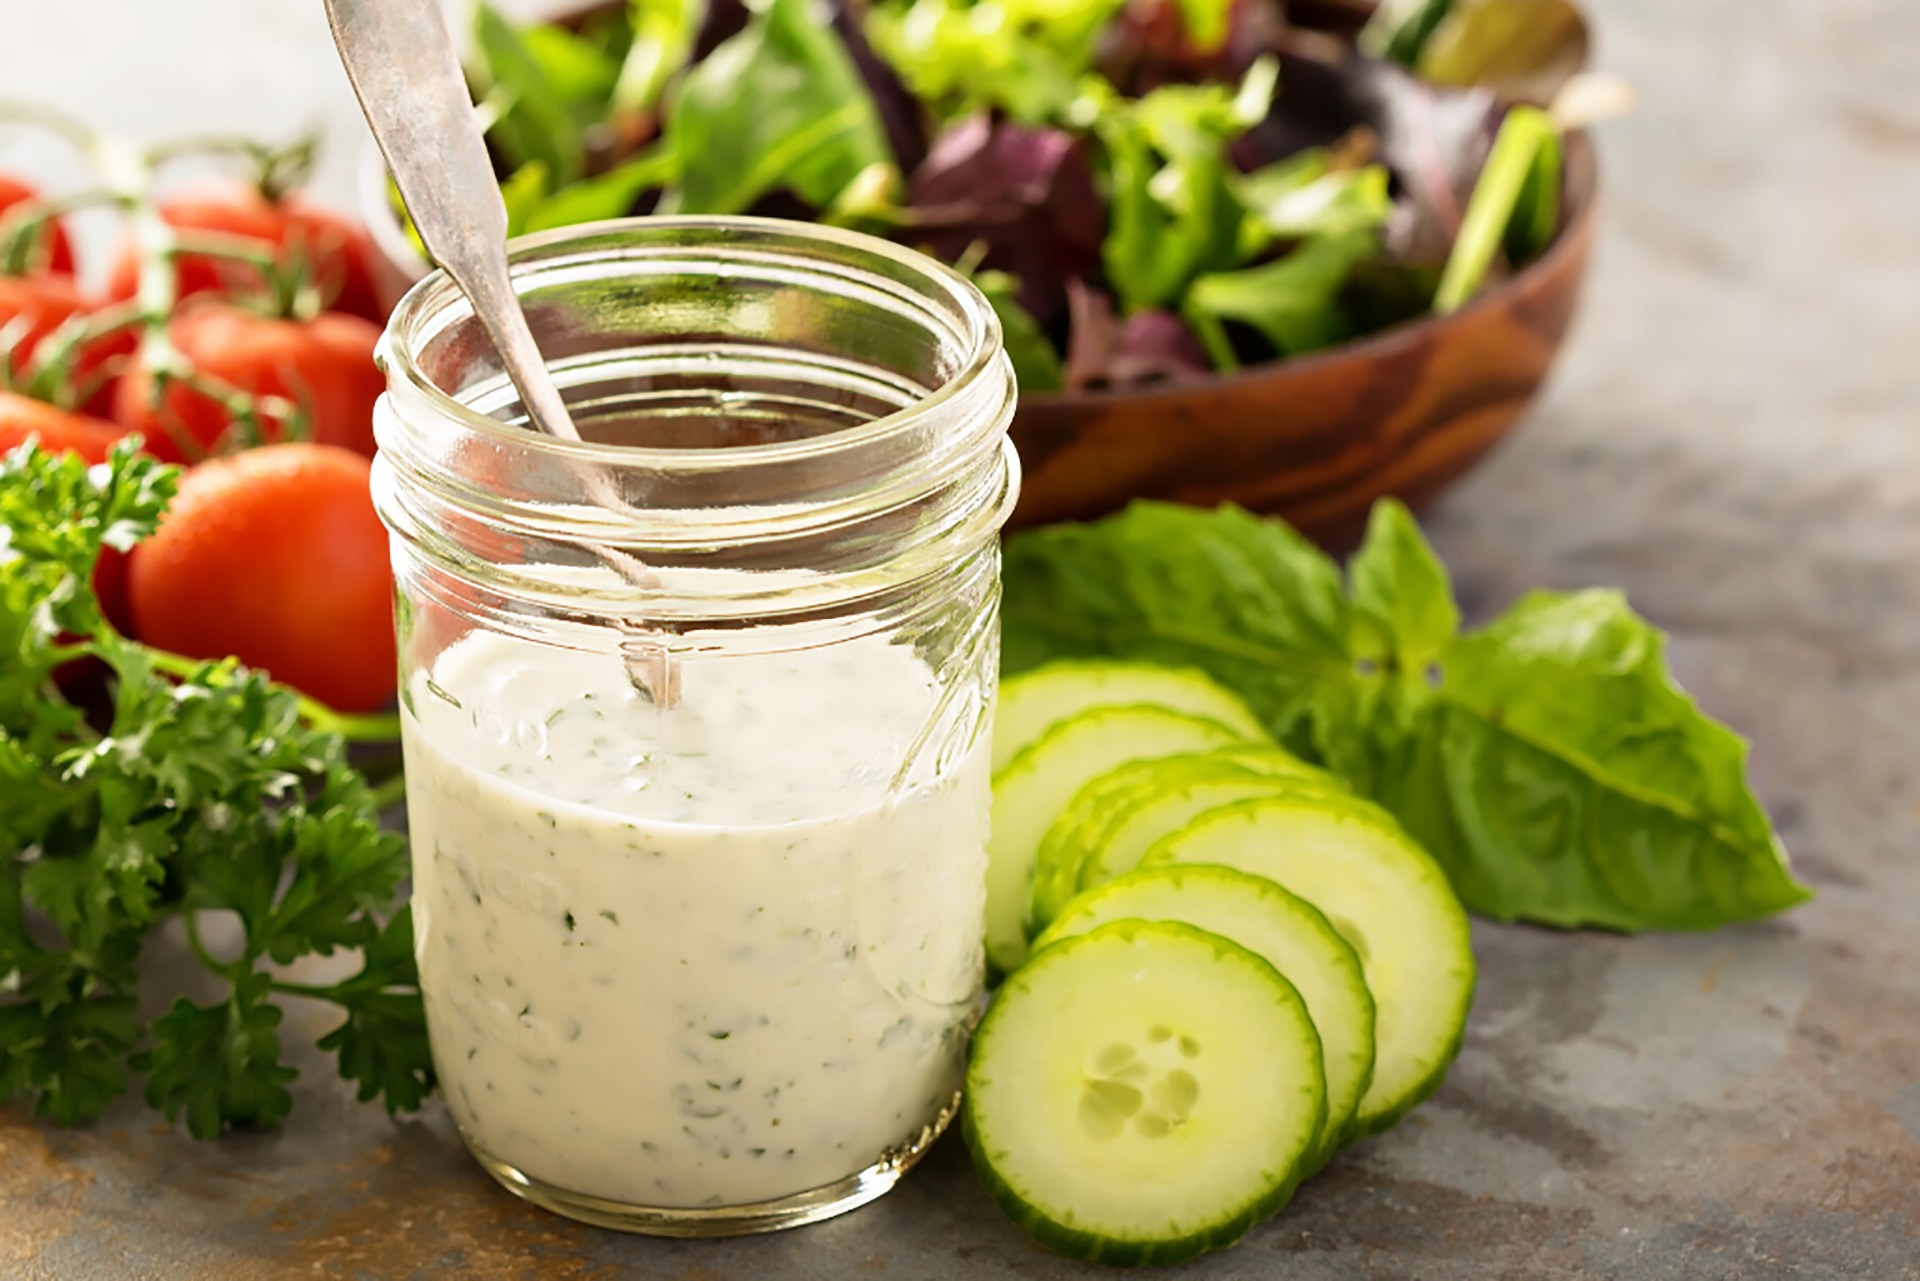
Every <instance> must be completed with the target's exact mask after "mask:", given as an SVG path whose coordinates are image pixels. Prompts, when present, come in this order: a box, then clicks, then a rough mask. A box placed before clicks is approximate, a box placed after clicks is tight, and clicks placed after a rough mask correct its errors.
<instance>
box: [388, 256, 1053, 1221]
mask: <svg viewBox="0 0 1920 1281" xmlns="http://www.w3.org/2000/svg"><path fill="white" fill-rule="evenodd" d="M514 274H515V282H516V287H517V288H518V290H519V291H520V294H521V297H522V300H523V303H524V305H525V306H526V308H527V311H528V314H529V317H530V319H531V320H532V322H533V324H534V327H535V331H536V333H537V335H538V336H539V337H540V339H541V345H542V348H543V350H544V351H545V352H546V353H547V355H548V359H549V361H550V364H551V367H552V369H553V372H554V376H555V378H556V380H557V381H558V383H559V384H560V386H561V388H562V390H563V392H564V394H565V395H566V398H567V400H568V403H569V406H570V408H571V410H572V412H573V414H574V416H575V419H576V421H577V423H578V424H579V426H580V429H581V433H582V436H583V441H582V442H579V443H574V442H566V441H560V440H556V439H553V438H551V437H546V436H542V435H539V434H537V433H535V432H532V431H530V430H528V429H527V428H526V427H525V426H524V425H523V422H522V418H521V411H520V407H519V404H518V401H517V399H516V397H515V396H514V393H513V392H512V390H511V388H510V387H509V385H508V384H507V382H506V380H505V378H504V375H503V374H502V373H501V371H500V369H499V366H498V364H497V362H496V359H495V357H494V355H493V352H492V349H491V348H490V347H489V346H488V344H487V343H486V341H485V339H484V337H482V336H481V334H480V331H479V327H478V325H477V324H476V323H475V321H474V320H473V317H472V314H471V312H470V310H469V309H468V308H467V306H466V304H465V302H464V300H463V299H461V298H460V296H459V295H458V293H457V292H456V291H455V290H454V289H453V288H452V286H451V285H450V284H449V283H448V282H446V281H445V280H444V279H442V278H440V277H433V278H430V279H429V280H428V281H426V282H425V283H423V284H422V285H421V286H420V287H418V288H417V289H416V290H415V291H414V292H413V293H412V294H410V295H409V296H408V298H407V300H406V301H405V302H404V303H403V304H402V305H401V308H400V309H399V311H398V312H397V313H396V314H395V317H394V320H393V324H392V326H391V328H390V329H389V331H388V334H387V337H386V339H385V342H384V345H383V359H384V361H385V363H386V368H387V373H388V380H389V392H388V396H387V399H386V400H385V401H383V402H382V406H381V410H380V413H379V416H378V420H377V428H378V434H379V438H380V444H381V455H380V459H379V461H378V463H377V466H376V477H375V490H376V499H377V502H378V504H379V506H380V509H381V513H382V515H383V517H384V518H385V520H386V521H387V523H388V526H389V528H390V529H391V530H392V533H393V540H394V558H395V570H396V577H397V581H398V583H399V594H400V600H399V611H398V613H399V619H398V626H399V632H400V642H401V664H402V674H401V675H402V703H403V723H404V731H405V732H404V742H405V750H406V765H407V793H408V819H409V825H410V831H411V836H412V841H413V860H414V888H413V903H414V917H415V928H416V932H417V950H418V954H419V959H420V970H421V983H422V988H423V991H424V993H425V996H426V1006H427V1017H428V1025H429V1031H430V1033H431V1035H432V1039H433V1048H434V1060H435V1064H436V1067H437V1068H438V1071H439V1074H440V1079H441V1084H442V1089H443V1092H444V1094H445V1096H446V1099H447V1103H448V1106H449V1107H450V1108H451V1110H452V1112H453V1116H454V1119H455V1121H456V1122H457V1123H458V1125H459V1127H460V1131H461V1134H462V1136H463V1137H464V1138H465V1140H466V1141H467V1143H468V1145H469V1147H470V1148H471V1149H472V1150H473V1152H474V1153H475V1155H476V1156H477V1157H478V1158H479V1160H480V1161H481V1163H482V1164H483V1165H484V1166H485V1167H486V1168H487V1169H488V1170H489V1171H490V1172H491V1173H493V1174H494V1176H495V1177H496V1178H498V1179H500V1180H501V1182H503V1183H504V1184H506V1185H507V1186H508V1187H509V1188H512V1189H513V1190H514V1191H516V1192H517V1193H519V1194H520V1195H522V1196H525V1197H527V1198H528V1199H530V1200H533V1201H536V1202H538V1203H540V1204H543V1205H546V1206H548V1207H550V1208H553V1209H556V1210H559V1211H560V1212H562V1213H566V1214H571V1215H574V1216H575V1217H580V1218H585V1219H589V1220H591V1221H595V1222H600V1223H604V1224H607V1225H609V1226H615V1227H622V1228H628V1229H632V1230H638V1231H649V1232H660V1233H669V1234H683V1235H705V1234H714V1233H725V1232H740V1231H756V1230H762V1229H766V1228H774V1227H783V1226H789V1225H791V1224H794V1223H801V1222H807V1221H810V1220H812V1219H817V1218H821V1217H825V1216H826V1215H829V1214H834V1213H838V1212H840V1211H842V1210H845V1209H849V1208H852V1207H853V1206H855V1205H858V1204H861V1203H862V1202H864V1201H866V1200H868V1199H871V1198H872V1197H873V1196H876V1195H879V1194H880V1193H881V1192H883V1191H884V1190H885V1189H886V1188H887V1187H888V1186H890V1185H891V1184H892V1182H893V1181H894V1180H895V1179H896V1178H898V1177H899V1175H900V1173H902V1172H903V1171H904V1170H905V1168H906V1167H907V1166H908V1165H910V1164H911V1163H912V1161H913V1159H914V1158H915V1157H917V1155H918V1154H919V1152H920V1151H922V1150H923V1149H924V1147H925V1146H926V1145H927V1144H928V1143H930V1142H931V1140H932V1138H933V1137H934V1136H935V1135H937V1134H938V1132H939V1130H940V1129H941V1128H942V1127H943V1126H944V1125H945V1124H946V1121H947V1119H948V1117H949V1115H950V1113H951V1110H952V1106H953V1101H954V1097H955V1092H956V1090H957V1088H958V1085H959V1080H960V1075H961V1070H962V1066H963V1057H964V1049H965V1040H966V1035H967V1033H968V1031H969V1029H970V1028H971V1025H972V1021H973V1018H974V1016H975V1013H976V1011H977V1008H978V1005H979V1000H980V994H981V983H982V977H983V975H982V963H981V948H980V943H981V920H982V905H983V904H982V900H983V896H984V889H983V883H984V881H983V878H984V866H985V854H984V847H985V835H986V821H987V801H988V778H987V756H986V752H987V739H988V731H989V725H988V720H989V716H990V711H991V707H992V699H993V691H994V680H995V669H996V666H997V656H998V655H997V647H998V612H997V611H998V599H999V596H998V593H999V586H998V582H999V579H998V569H999V559H998V557H999V553H998V540H997V536H998V530H999V526H1000V524H1001V522H1002V521H1003V520H1004V519H1005V516H1006V514H1007V512H1008V511H1009V510H1010V509H1011V506H1012V502H1013V499H1014V496H1015V492H1016V489H1017V485H1018V473H1017V465H1016V463H1015V460H1014V457H1013V454H1012V450H1011V448H1010V446H1009V445H1008V444H1007V442H1006V427H1007V423H1008V421H1009V419H1010V417H1011V413H1012V408H1013V382H1012V375H1011V371H1010V368H1009V366H1008V364H1007V362H1006V359H1005V357H1004V355H1003V354H1002V353H1001V351H1000V342H999V330H998V327H997V325H996V324H995V322H994V320H993V316H992V312H991V310H990V308H988V307H987V306H986V304H985V302H984V300H983V299H981V298H980V296H979V295H978V293H977V292H975V291H974V290H973V289H972V287H971V286H970V285H968V284H967V283H966V282H965V281H964V280H962V279H960V278H959V277H957V276H955V275H953V274H952V273H950V272H948V271H947V270H946V269H944V268H942V267H939V266H938V265H936V264H934V263H932V262H930V261H928V260H926V259H923V258H920V257H919V256H917V255H914V254H912V253H909V252H907V251H904V250H902V249H900V248H898V247H897V246H893V245H888V244H886V243H884V242H881V241H877V240H872V239H869V238H866V237H860V236H854V235H850V234H846V233H840V232H835V231H832V230H828V229H823V228H818V227H802V226H797V225H791V226H790V225H786V224H779V223H770V222H761V221H755V220H746V219H735V220H698V219H689V220H666V219H645V220H634V221H631V222H625V223H609V224H600V225H597V226H594V227H590V228H575V229H569V230H567V231H565V232H559V233H552V234H549V235H546V236H542V237H537V238H533V239H529V240H527V241H524V242H522V243H521V245H520V247H519V248H518V249H517V251H516V254H515V272H514Z"/></svg>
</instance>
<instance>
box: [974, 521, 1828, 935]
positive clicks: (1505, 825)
mask: <svg viewBox="0 0 1920 1281" xmlns="http://www.w3.org/2000/svg"><path fill="white" fill-rule="evenodd" d="M1004 618H1005V641H1004V654H1005V662H1006V667H1007V670H1008V671H1017V670H1020V669H1022V668H1025V667H1029V666H1032V665H1034V664H1036V663H1039V662H1041V661H1044V660H1046V659H1049V658H1054V657H1068V656H1074V655H1097V654H1109V655H1116V656H1129V657H1137V658H1148V659H1157V660H1162V661H1167V662H1172V663H1182V664H1188V665H1193V666H1198V667H1201V668H1204V669H1205V670H1207V671H1209V672H1211V673H1212V674H1213V675H1214V676H1215V677H1216V678H1217V679H1219V680H1220V681H1221V682H1223V683H1224V684H1226V685H1228V686H1229V687H1231V688H1232V689H1234V690H1236V691H1237V692H1239V693H1240V694H1241V695H1242V696H1243V697H1244V698H1246V699H1247V701H1248V702H1249V704H1250V705H1252V706H1253V707H1254V708H1255V710H1256V711H1258V712H1260V713H1261V715H1262V717H1263V718H1264V719H1265V720H1266V721H1267V723H1268V725H1269V727H1270V728H1271V729H1272V730H1273V732H1274V734H1275V735H1276V736H1277V737H1278V738H1279V739H1280V740H1281V741H1282V742H1283V743H1285V744H1286V745H1288V746H1289V747H1292V748H1294V749H1295V750H1297V751H1300V752H1302V753H1303V754H1305V755H1307V756H1309V757H1311V758H1313V759H1316V760H1318V761H1320V762H1322V763H1324V764H1326V765H1327V766H1329V767H1330V768H1332V769H1334V770H1336V771H1337V772H1339V773H1340V774H1341V775H1342V776H1343V777H1345V778H1347V779H1348V780H1349V781H1350V782H1352V783H1353V784H1354V786H1355V787H1356V788H1357V789H1358V790H1360V791H1363V792H1365V793H1367V794H1368V795H1371V796H1373V797H1374V798H1375V799H1377V800H1379V801H1380V802H1381V803H1383V804H1384V805H1386V806H1387V807H1388V808H1389V809H1391V810H1392V811H1393V812H1394V813H1395V814H1396V816H1398V817H1399V819H1400V821H1401V822H1402V823H1404V824H1405V825H1406V826H1407V828H1408V830H1409V831H1411V832H1412V833H1413V834H1414V835H1415V836H1416V837H1417V838H1419V839H1420V840H1421V841H1422V842H1423V843H1424V844H1425V845H1426V846H1427V848H1428V849H1429V850H1430V851H1431V852H1432V853H1433V855H1434V857H1435V858H1436V859H1437V860H1439V862H1440V863H1441V864H1442V866H1444V867H1445V868H1446V869H1447V871H1448V873H1449V875H1450V876H1451V877H1452V879H1453V883H1454V885H1455V888H1456V889H1458V890H1459V892H1460V895H1461V897H1462V899H1463V900H1464V901H1465V902H1466V903H1467V904H1468V906H1470V907H1472V908H1474V909H1475V910H1477V911H1479V912H1482V913H1484V914H1486V915H1489V916H1493V917H1497V918H1499V919H1502V920H1515V919H1524V920H1532V921H1538V922H1542V923H1545V924H1550V925H1558V926H1566V927H1573V926H1581V925H1598V926H1604V927H1609V928H1614V929H1622V930H1646V929H1709V928H1713V927H1715V926H1718V925H1723V924H1728V923H1731V922H1736V921H1747V920H1753V919H1757V918H1759V917H1763V916H1767V915H1770V914H1772V913H1774V912H1778V911H1781V910H1784V909H1786V908H1789V907H1792V906H1793V905H1794V904H1796V903H1799V902H1802V901H1804V900H1805V899H1806V898H1807V897H1808V891H1807V890H1806V889H1805V887H1803V886H1801V885H1800V884H1799V883H1798V882H1797V881H1795V880H1794V879H1793V876H1792V873H1791V871H1790V870H1789V867H1788V864H1787V860H1786V856H1785V852H1784V851H1783V850H1782V849H1781V847H1780V843H1779V841H1778V839H1777V838H1776V837H1775V836H1774V834H1773V832H1772V829H1771V827H1770V825H1769V824H1768V821H1767V818H1766V815H1765V813H1764V812H1763V811H1762V809H1761V808H1760V805H1759V802H1758V801H1757V800H1756V799H1755V797H1754V796H1753V794H1752V792H1751V791H1750V790H1749V788H1748V786H1747V783H1746V778H1745V757H1746V750H1745V746H1744V744H1743V743H1741V741H1740V740H1739V739H1738V738H1737V737H1736V736H1735V735H1734V734H1733V733H1731V732H1730V731H1729V730H1727V729H1726V728H1725V727H1724V726H1722V725H1719V724H1718V723H1716V722H1714V721H1713V720H1712V719H1710V718H1709V717H1707V716H1706V715H1705V714H1704V713H1703V712H1701V710H1700V709H1699V708H1698V707H1697V706H1696V705H1695V704H1694V703H1693V701H1692V700H1691V699H1689V698H1688V697H1687V696H1686V695H1685V694H1684V693H1682V692H1681V691H1680V690H1679V689H1678V687H1677V686H1675V684H1674V683H1673V679H1672V676H1671V674H1670V673H1669V672H1668V670H1667V666H1666V661H1665V657H1664V654H1663V639H1662V637H1661V636H1660V634H1659V632H1658V631H1657V630H1655V629H1654V628H1653V627H1651V626H1650V625H1649V624H1647V623H1646V622H1645V621H1644V620H1642V619H1640V618H1638V617H1636V616H1635V615H1634V614H1633V613H1632V611H1631V610H1630V609H1628V608H1627V605H1626V603H1625V601H1624V600H1622V599H1621V598H1620V597H1619V595H1618V594H1617V593H1610V592H1579V593H1573V594H1554V593H1538V594H1536V595H1534V596H1531V597H1528V598H1527V599H1526V600H1524V601H1522V602H1520V603H1519V604H1518V605H1516V606H1515V607H1514V608H1513V609H1512V610H1510V611H1509V612H1508V613H1507V614H1506V615H1505V616H1504V617H1502V618H1500V619H1497V620H1495V621H1494V622H1493V623H1491V624H1489V625H1487V626H1485V627H1482V628H1480V629H1478V630H1475V631H1470V632H1467V633H1464V634H1460V633H1458V622H1459V614H1458V609H1457V607H1456V606H1455V604H1454V602H1453V595H1452V587H1451V584H1450V582H1449V581H1448V579H1447V575H1446V570H1445V567H1444V566H1443V565H1442V564H1441V563H1440V561H1439V559H1438V558H1437V557H1436V556H1435V555H1434V554H1433V551H1432V548H1431V547H1430V546H1428V544H1427V542H1426V540H1425V539H1424V538H1423V537H1422V536H1421V535H1420V532H1419V529H1418V527H1417V525H1416V524H1415V523H1414V521H1413V519H1412V517H1411V516H1409V515H1408V514H1407V513H1406V511H1405V509H1404V508H1402V507H1400V506H1399V504H1397V503H1392V502H1386V503H1383V504H1381V505H1380V506H1379V507H1377V508H1376V510H1375V513H1374V518H1373V521H1372V523H1371V525H1370V527H1369V531H1368V537H1367V540H1366V542H1365V544H1364V545H1363V546H1362V548H1361V550H1360V551H1359V553H1358V554H1357V555H1356V556H1355V557H1354V560H1353V561H1352V563H1351V564H1350V565H1349V567H1348V572H1347V575H1346V581H1345V583H1344V584H1343V582H1342V579H1341V575H1340V571H1339V569H1338V567H1337V566H1336V565H1335V564H1334V562H1333V561H1332V560H1330V559H1329V558H1327V557H1326V556H1325V555H1324V554H1323V553H1321V552H1320V551H1319V550H1318V549H1316V548H1314V547H1313V546H1311V545H1310V544H1308V543H1307V542H1306V541H1305V540H1304V539H1303V538H1301V537H1300V535H1299V534H1298V533H1296V532H1295V531H1293V530H1292V529H1290V528H1289V527H1287V526H1286V525H1284V524H1281V523H1280V522H1277V521H1267V520H1261V519H1258V518H1256V517H1254V516H1251V515H1249V514H1248V513H1246V512H1244V511H1241V510H1239V509H1237V508H1222V509H1220V510H1218V511H1215V512H1202V511H1196V510H1193V509H1190V508H1183V507H1175V506H1170V505H1166V504H1155V503H1139V504H1136V505H1134V506H1133V507H1131V508H1129V509H1128V510H1127V511H1126V512H1124V513H1123V514H1121V515H1119V516H1115V517H1112V518H1111V519H1108V520H1106V521H1102V522H1100V523H1098V524H1094V525H1085V526H1057V527H1054V528H1051V529H1043V530H1038V531H1034V532H1031V533H1026V534H1021V535H1018V536H1016V537H1014V538H1012V539H1010V540H1009V541H1008V544H1007V550H1006V571H1005V614H1004Z"/></svg>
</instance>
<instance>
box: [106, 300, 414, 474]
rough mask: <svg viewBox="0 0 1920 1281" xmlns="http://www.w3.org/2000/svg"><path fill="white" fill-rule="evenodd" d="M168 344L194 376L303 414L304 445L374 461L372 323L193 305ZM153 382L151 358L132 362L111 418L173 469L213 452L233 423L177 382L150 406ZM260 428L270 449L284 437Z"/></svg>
mask: <svg viewBox="0 0 1920 1281" xmlns="http://www.w3.org/2000/svg"><path fill="white" fill-rule="evenodd" d="M167 335H168V337H169V338H170V339H171V340H172V344H173V347H174V349H175V350H176V351H177V352H178V353H179V354H180V356H181V357H182V358H184V360H185V361H186V363H187V364H188V365H189V366H191V367H192V369H193V370H195V371H196V372H197V373H199V374H201V375H204V376H205V377H207V378H210V379H213V380H216V381H218V382H220V383H223V384H225V385H226V386H228V387H230V388H232V389H234V390H236V391H239V392H242V393H244V394H246V395H248V396H253V397H259V396H277V397H281V398H284V399H285V400H287V401H289V402H291V403H292V404H293V405H295V406H297V407H298V408H299V409H300V411H301V412H302V414H303V415H304V417H305V420H306V427H307V435H308V437H309V438H310V439H312V440H314V441H316V442H318V443H320V444H323V445H338V446H341V447H343V448H346V449H351V450H353V451H355V452H356V453H360V454H363V455H365V456H367V457H369V458H371V457H372V456H373V448H374V446H373V404H374V402H375V401H376V400H378V399H379V398H380V393H381V392H382V391H384V390H385V389H386V379H385V378H384V377H383V376H382V375H381V373H380V371H379V370H378V369H377V368H375V367H374V363H373V349H374V346H375V344H376V343H377V342H378V341H379V339H380V330H379V328H378V327H377V326H376V325H374V323H373V322H372V321H370V320H363V319H361V318H360V317H358V316H347V315H343V314H340V313H338V312H322V313H321V314H320V315H318V316H315V317H313V318H312V319H311V320H299V319H276V318H273V317H270V316H263V315H260V314H259V313H257V312H253V311H249V310H247V309H245V308H243V307H239V306H236V305H233V304H231V303H227V302H224V301H220V300H217V299H211V298H199V299H195V300H194V301H193V302H191V303H190V304H188V305H186V306H184V307H182V308H181V309H180V310H179V311H178V312H176V313H175V314H174V317H173V319H172V321H170V322H169V324H168V326H167ZM154 377H155V371H154V370H153V368H152V367H151V365H150V363H149V360H148V354H147V353H146V352H145V351H142V352H140V353H138V354H136V355H135V357H134V359H133V362H132V363H131V364H130V365H129V366H128V368H127V371H126V373H125V374H124V375H122V377H121V379H120V382H119V385H118V386H117V387H116V388H115V394H114V417H115V418H116V419H118V420H119V421H120V422H121V423H122V424H124V425H125V426H127V427H131V428H134V429H135V430H138V431H140V432H142V433H143V434H144V435H145V436H146V438H147V448H148V450H149V451H150V452H152V453H153V454H155V455H157V456H158V457H161V458H164V459H167V460H168V461H170V462H189V461H194V460H195V459H197V458H199V457H200V456H203V455H204V454H207V453H211V452H214V451H215V450H216V448H217V447H218V446H220V444H221V443H222V438H223V437H224V436H225V435H226V433H227V432H228V431H229V429H231V428H232V427H233V426H234V424H235V422H236V419H235V416H234V415H233V414H232V413H231V412H230V411H229V409H228V408H227V407H226V406H224V405H222V404H221V403H220V402H219V401H217V400H215V399H213V398H211V397H209V396H208V395H206V394H205V393H204V392H202V391H199V390H196V389H194V388H192V387H190V386H188V385H186V384H185V383H182V382H177V381H176V382H173V383H172V384H171V385H170V386H168V387H167V389H166V393H165V395H164V396H162V397H161V398H160V399H159V401H158V403H156V402H155V399H154V387H153V384H154ZM260 427H261V429H262V430H261V435H262V437H263V438H264V439H265V440H268V441H272V440H277V439H280V438H281V437H283V436H284V435H285V434H286V433H285V424H284V423H282V422H279V421H268V422H264V423H261V424H260ZM183 437H184V440H183ZM188 442H190V443H188Z"/></svg>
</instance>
